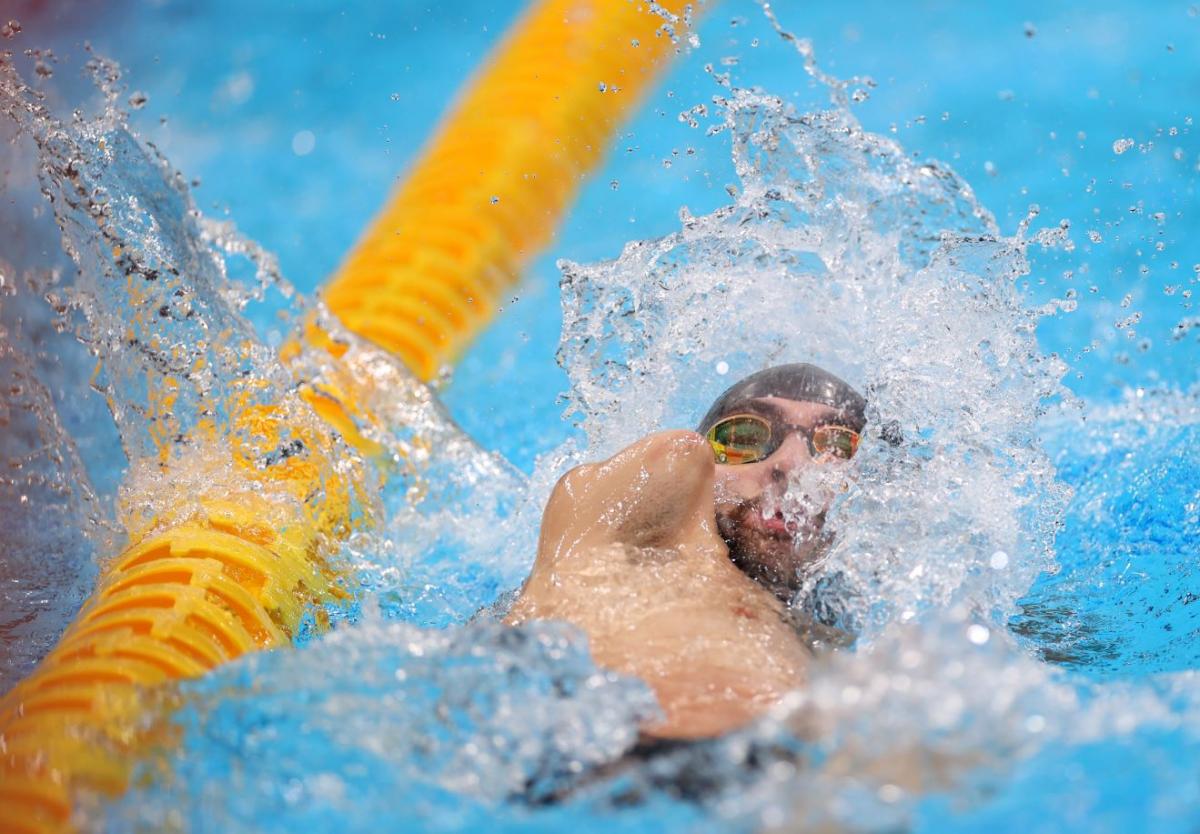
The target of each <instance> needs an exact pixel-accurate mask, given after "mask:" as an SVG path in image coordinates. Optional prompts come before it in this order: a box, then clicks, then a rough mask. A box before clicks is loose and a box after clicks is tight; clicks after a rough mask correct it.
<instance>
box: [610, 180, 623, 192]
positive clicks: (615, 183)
mask: <svg viewBox="0 0 1200 834" xmlns="http://www.w3.org/2000/svg"><path fill="white" fill-rule="evenodd" d="M608 187H609V188H611V189H612V190H613V191H616V190H617V189H618V188H620V187H621V181H620V180H613V181H612V182H610V183H609V184H608Z"/></svg>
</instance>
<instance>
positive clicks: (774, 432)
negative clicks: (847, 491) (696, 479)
mask: <svg viewBox="0 0 1200 834" xmlns="http://www.w3.org/2000/svg"><path fill="white" fill-rule="evenodd" d="M792 432H795V433H796V434H800V435H803V436H804V439H805V440H807V441H808V451H809V454H811V455H812V456H813V459H814V460H818V461H822V462H824V461H827V460H829V459H831V458H832V459H837V460H849V459H850V458H852V457H854V453H855V452H857V451H858V440H859V438H858V432H856V431H854V430H853V429H848V428H846V427H845V426H838V425H831V424H826V425H821V426H815V427H810V426H798V425H795V424H792V423H784V422H781V421H777V420H769V419H767V418H765V417H760V416H758V415H757V414H734V415H732V416H729V417H724V418H722V419H720V420H718V421H717V422H716V423H714V424H713V427H712V428H711V429H709V430H708V434H707V438H708V444H709V445H710V446H712V449H713V453H714V454H715V455H716V456H717V463H723V464H731V465H736V464H740V463H755V462H757V461H760V460H764V459H766V458H768V457H770V456H771V455H772V454H773V453H774V452H775V450H776V449H778V448H779V447H780V446H782V445H783V441H784V440H785V439H786V438H787V436H788V435H789V434H791V433H792Z"/></svg>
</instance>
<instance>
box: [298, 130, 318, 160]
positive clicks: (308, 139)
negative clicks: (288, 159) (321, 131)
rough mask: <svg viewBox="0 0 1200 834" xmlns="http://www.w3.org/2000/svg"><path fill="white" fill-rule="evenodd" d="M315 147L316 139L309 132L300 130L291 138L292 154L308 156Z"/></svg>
mask: <svg viewBox="0 0 1200 834" xmlns="http://www.w3.org/2000/svg"><path fill="white" fill-rule="evenodd" d="M316 147H317V137H316V135H315V134H314V133H313V132H312V131H311V130H301V131H298V132H297V133H296V134H295V135H293V136H292V153H294V154H295V155H296V156H308V155H309V154H310V153H312V152H313V149H314V148H316Z"/></svg>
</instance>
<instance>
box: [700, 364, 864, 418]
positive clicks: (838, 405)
mask: <svg viewBox="0 0 1200 834" xmlns="http://www.w3.org/2000/svg"><path fill="white" fill-rule="evenodd" d="M761 397H782V398H784V399H788V400H796V401H798V402H810V403H822V404H824V405H827V406H830V407H831V408H835V409H837V410H838V412H839V414H840V415H841V419H843V420H844V421H845V423H846V427H847V428H851V429H854V430H855V431H856V432H861V431H862V430H863V426H865V425H866V424H867V415H866V408H867V401H866V400H864V399H863V397H862V394H860V393H858V392H857V391H855V390H854V389H853V388H851V387H850V386H849V385H848V384H847V383H846V382H845V381H843V380H841V379H839V378H838V377H836V376H834V375H833V374H831V373H829V371H825V370H822V369H821V368H818V367H817V366H816V365H809V364H807V363H804V362H798V363H796V364H793V365H777V366H776V367H774V368H767V369H766V370H765V371H759V372H758V373H756V374H751V375H750V376H748V377H746V378H745V379H743V380H741V381H740V382H735V383H734V384H733V385H732V386H730V387H729V389H728V390H726V391H725V393H724V394H722V395H721V396H719V397H717V401H716V402H714V403H713V404H712V407H711V408H709V409H708V413H707V414H705V415H704V419H703V420H701V421H700V427H699V428H698V429H697V431H698V432H700V434H704V433H705V432H706V431H707V430H708V429H709V428H711V427H712V424H713V423H715V422H717V420H720V419H721V418H722V417H724V416H725V415H727V414H730V413H732V412H734V411H736V410H737V409H738V408H740V407H741V406H742V405H743V404H745V403H746V402H748V401H750V400H757V399H759V398H761Z"/></svg>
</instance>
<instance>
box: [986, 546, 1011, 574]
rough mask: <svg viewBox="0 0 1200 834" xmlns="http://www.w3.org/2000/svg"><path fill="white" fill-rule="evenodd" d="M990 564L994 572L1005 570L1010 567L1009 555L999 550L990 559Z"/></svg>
mask: <svg viewBox="0 0 1200 834" xmlns="http://www.w3.org/2000/svg"><path fill="white" fill-rule="evenodd" d="M988 564H989V565H991V566H992V570H1004V569H1005V568H1007V567H1008V554H1007V553H1005V552H1004V551H1003V550H997V551H996V552H995V553H993V554H992V556H991V558H990V559H988Z"/></svg>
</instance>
